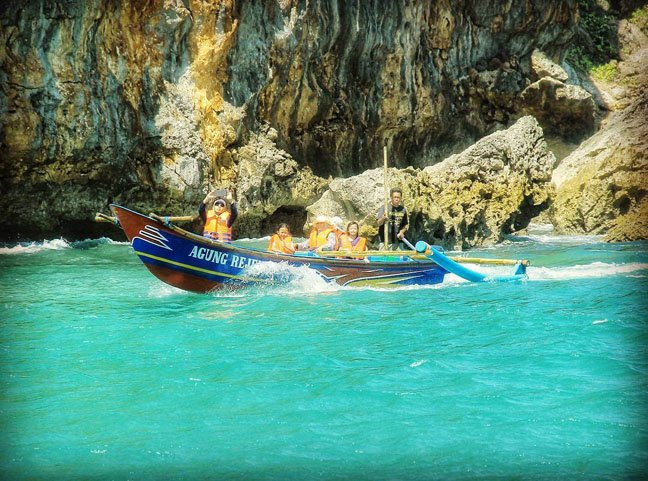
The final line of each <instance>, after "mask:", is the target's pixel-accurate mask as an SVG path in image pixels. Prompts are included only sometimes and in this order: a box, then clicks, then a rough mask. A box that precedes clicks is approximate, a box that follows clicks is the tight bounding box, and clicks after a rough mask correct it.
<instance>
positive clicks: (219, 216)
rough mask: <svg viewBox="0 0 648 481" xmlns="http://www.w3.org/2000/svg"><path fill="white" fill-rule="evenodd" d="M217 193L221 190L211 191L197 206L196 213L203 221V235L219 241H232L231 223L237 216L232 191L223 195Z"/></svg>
mask: <svg viewBox="0 0 648 481" xmlns="http://www.w3.org/2000/svg"><path fill="white" fill-rule="evenodd" d="M219 194H222V192H218V191H211V192H210V193H209V194H207V196H206V197H205V199H204V200H203V201H202V202H201V204H200V206H198V215H199V216H200V218H201V220H202V221H203V223H204V227H203V236H205V237H209V238H210V239H214V240H217V241H221V242H232V225H233V224H234V221H235V220H236V218H237V217H238V208H237V205H236V201H235V200H234V198H233V196H232V191H230V190H228V191H227V192H226V193H225V197H223V195H219ZM228 202H229V205H230V208H229V210H228V209H227V203H228Z"/></svg>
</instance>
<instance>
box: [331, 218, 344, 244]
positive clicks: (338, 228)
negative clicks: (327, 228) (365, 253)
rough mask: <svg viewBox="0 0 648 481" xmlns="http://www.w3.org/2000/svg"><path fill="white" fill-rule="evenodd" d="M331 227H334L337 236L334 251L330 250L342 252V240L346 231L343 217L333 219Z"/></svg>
mask: <svg viewBox="0 0 648 481" xmlns="http://www.w3.org/2000/svg"><path fill="white" fill-rule="evenodd" d="M331 225H332V226H333V233H334V234H335V245H334V246H333V249H329V250H334V251H337V250H340V240H341V237H342V235H343V234H344V233H345V230H344V227H343V226H344V222H343V221H342V218H341V217H338V216H335V217H332V218H331Z"/></svg>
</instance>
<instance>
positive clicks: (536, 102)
mask: <svg viewBox="0 0 648 481" xmlns="http://www.w3.org/2000/svg"><path fill="white" fill-rule="evenodd" d="M531 72H532V74H533V76H534V77H535V78H536V79H537V80H536V81H535V82H533V83H532V84H531V85H529V86H528V87H527V88H525V89H524V91H523V92H522V94H521V95H520V107H521V108H520V110H521V111H522V112H524V113H526V114H527V115H533V116H534V117H536V118H537V119H538V121H539V122H540V125H541V126H542V128H543V129H544V131H545V132H546V133H547V134H548V135H552V134H553V135H559V136H560V137H561V138H563V139H567V140H571V141H574V140H578V139H581V138H582V137H583V136H585V135H588V134H592V133H593V131H594V127H595V111H596V105H595V102H594V99H593V97H592V95H591V94H590V93H589V92H588V91H587V90H585V89H584V88H582V87H580V86H579V85H569V84H567V83H566V82H567V79H568V78H569V76H568V74H567V72H566V71H565V70H564V69H563V68H562V67H561V66H559V65H558V64H556V63H554V62H553V61H551V60H550V59H549V58H548V57H547V56H546V55H545V54H544V52H542V51H540V50H535V51H534V52H533V54H532V55H531Z"/></svg>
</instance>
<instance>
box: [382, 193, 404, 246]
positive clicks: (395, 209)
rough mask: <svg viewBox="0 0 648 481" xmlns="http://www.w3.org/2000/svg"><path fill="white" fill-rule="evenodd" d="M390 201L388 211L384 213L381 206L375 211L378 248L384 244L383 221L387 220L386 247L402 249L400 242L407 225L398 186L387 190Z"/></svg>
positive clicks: (383, 208)
mask: <svg viewBox="0 0 648 481" xmlns="http://www.w3.org/2000/svg"><path fill="white" fill-rule="evenodd" d="M389 197H390V202H389V205H388V212H387V214H385V207H384V206H381V207H380V209H378V212H376V223H377V224H378V233H379V235H380V249H381V250H382V249H384V246H385V229H384V227H383V226H384V225H385V222H388V234H387V235H388V240H387V244H388V249H389V250H394V251H395V250H403V249H404V248H405V245H404V244H403V242H402V239H403V237H405V232H407V228H408V226H409V219H408V216H407V209H406V208H405V206H404V205H402V204H401V202H402V200H403V191H402V190H401V189H399V188H397V187H396V188H393V189H391V190H390V191H389Z"/></svg>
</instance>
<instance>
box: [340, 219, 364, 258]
mask: <svg viewBox="0 0 648 481" xmlns="http://www.w3.org/2000/svg"><path fill="white" fill-rule="evenodd" d="M358 232H360V226H359V225H358V223H357V222H356V221H353V220H352V221H351V222H349V223H348V224H347V228H346V231H345V232H344V233H343V234H342V235H341V236H340V242H339V250H343V251H351V252H363V251H366V250H367V239H365V238H364V237H360V236H359V235H358Z"/></svg>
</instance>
